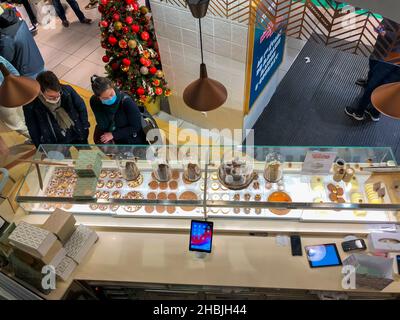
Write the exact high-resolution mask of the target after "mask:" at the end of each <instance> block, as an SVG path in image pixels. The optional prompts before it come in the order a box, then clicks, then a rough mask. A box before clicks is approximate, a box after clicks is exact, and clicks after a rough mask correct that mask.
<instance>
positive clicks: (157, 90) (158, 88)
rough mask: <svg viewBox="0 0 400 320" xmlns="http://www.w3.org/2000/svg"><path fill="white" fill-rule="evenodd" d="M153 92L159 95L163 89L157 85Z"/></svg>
mask: <svg viewBox="0 0 400 320" xmlns="http://www.w3.org/2000/svg"><path fill="white" fill-rule="evenodd" d="M155 92H156V95H158V96H161V95H162V93H163V89H161V88H160V87H157V88H156V90H155Z"/></svg>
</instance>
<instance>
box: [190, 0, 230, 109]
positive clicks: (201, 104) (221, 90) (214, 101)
mask: <svg viewBox="0 0 400 320" xmlns="http://www.w3.org/2000/svg"><path fill="white" fill-rule="evenodd" d="M186 2H187V4H188V6H189V9H190V11H191V13H192V15H193V17H194V18H196V19H199V33H200V49H201V64H200V78H199V79H197V80H195V81H193V82H192V83H191V84H189V85H188V86H187V87H186V88H185V90H184V91H183V101H185V103H186V104H187V105H188V106H189V107H190V108H192V109H194V110H196V111H203V112H204V111H211V110H214V109H216V108H218V107H220V106H222V105H223V104H224V103H225V101H226V99H227V97H228V92H227V91H226V88H225V87H224V85H223V84H222V83H220V82H218V81H216V80H213V79H210V78H208V75H207V67H206V65H205V63H204V56H203V37H202V32H201V18H203V17H204V16H205V15H206V13H207V9H208V4H209V3H210V0H186Z"/></svg>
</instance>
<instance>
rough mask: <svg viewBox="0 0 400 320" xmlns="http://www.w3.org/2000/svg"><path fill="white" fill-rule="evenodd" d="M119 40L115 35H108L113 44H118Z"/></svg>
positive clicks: (109, 41) (110, 42)
mask: <svg viewBox="0 0 400 320" xmlns="http://www.w3.org/2000/svg"><path fill="white" fill-rule="evenodd" d="M117 42H118V40H117V38H115V37H114V36H109V37H108V43H109V44H111V45H112V46H115V45H116V44H117Z"/></svg>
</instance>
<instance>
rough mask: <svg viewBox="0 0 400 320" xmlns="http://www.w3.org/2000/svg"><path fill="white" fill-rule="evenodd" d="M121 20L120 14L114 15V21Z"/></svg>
mask: <svg viewBox="0 0 400 320" xmlns="http://www.w3.org/2000/svg"><path fill="white" fill-rule="evenodd" d="M119 18H120V17H119V14H118V13H114V14H113V20H114V21H119Z"/></svg>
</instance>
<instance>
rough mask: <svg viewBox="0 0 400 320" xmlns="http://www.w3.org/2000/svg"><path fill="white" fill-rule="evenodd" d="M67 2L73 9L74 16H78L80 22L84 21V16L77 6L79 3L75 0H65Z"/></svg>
mask: <svg viewBox="0 0 400 320" xmlns="http://www.w3.org/2000/svg"><path fill="white" fill-rule="evenodd" d="M67 2H68V4H69V5H70V6H71V8H72V10H74V12H75V14H76V16H77V17H78V19H79V21H80V22H85V20H86V17H85V15H84V14H83V12H82V11H81V9H80V8H79V4H78V2H77V1H76V0H67Z"/></svg>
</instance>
